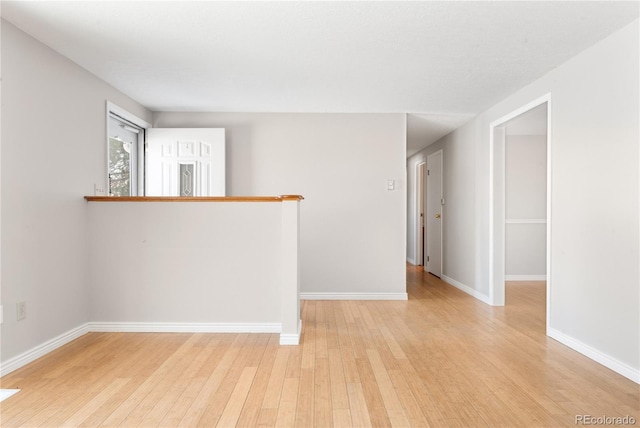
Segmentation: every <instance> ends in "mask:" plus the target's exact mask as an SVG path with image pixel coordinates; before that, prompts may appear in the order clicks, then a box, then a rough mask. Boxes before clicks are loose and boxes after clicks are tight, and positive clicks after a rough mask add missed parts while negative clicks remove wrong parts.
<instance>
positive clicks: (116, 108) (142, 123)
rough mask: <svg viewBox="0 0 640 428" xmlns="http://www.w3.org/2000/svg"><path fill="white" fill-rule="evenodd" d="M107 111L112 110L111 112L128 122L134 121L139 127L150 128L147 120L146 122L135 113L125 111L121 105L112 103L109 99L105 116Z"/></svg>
mask: <svg viewBox="0 0 640 428" xmlns="http://www.w3.org/2000/svg"><path fill="white" fill-rule="evenodd" d="M109 112H113V113H115V114H117V115H118V116H120V117H121V118H123V119H127V120H128V121H129V122H132V123H135V124H136V125H138V126H139V127H141V128H145V129H146V128H151V124H150V123H149V122H147V121H146V120H144V119H141V118H139V117H138V116H136V115H135V114H132V113H129V112H128V111H126V110H125V109H123V108H122V107H119V106H117V105H116V104H114V103H112V102H111V101H107V116H108V115H109Z"/></svg>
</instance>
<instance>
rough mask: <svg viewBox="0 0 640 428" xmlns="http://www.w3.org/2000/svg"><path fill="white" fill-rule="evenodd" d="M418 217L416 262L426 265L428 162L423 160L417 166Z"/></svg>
mask: <svg viewBox="0 0 640 428" xmlns="http://www.w3.org/2000/svg"><path fill="white" fill-rule="evenodd" d="M417 168H418V172H417V176H418V177H417V178H418V179H417V180H416V181H417V205H418V206H417V210H416V214H417V218H418V222H417V224H418V227H417V228H416V237H417V238H416V239H417V242H418V244H417V245H416V264H417V265H419V266H424V261H425V256H424V237H425V224H424V206H425V203H424V201H425V197H424V196H425V191H424V189H425V180H424V179H425V174H426V164H425V162H422V163H421V164H418V166H417Z"/></svg>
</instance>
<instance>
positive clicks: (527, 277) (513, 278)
mask: <svg viewBox="0 0 640 428" xmlns="http://www.w3.org/2000/svg"><path fill="white" fill-rule="evenodd" d="M504 280H505V281H546V280H547V275H505V276H504Z"/></svg>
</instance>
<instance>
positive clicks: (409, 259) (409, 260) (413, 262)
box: [407, 257, 417, 266]
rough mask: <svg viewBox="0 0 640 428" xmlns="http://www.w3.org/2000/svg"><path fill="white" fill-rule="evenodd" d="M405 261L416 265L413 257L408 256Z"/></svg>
mask: <svg viewBox="0 0 640 428" xmlns="http://www.w3.org/2000/svg"><path fill="white" fill-rule="evenodd" d="M407 263H411V264H412V265H414V266H417V265H416V261H415V260H414V259H411V258H409V257H407Z"/></svg>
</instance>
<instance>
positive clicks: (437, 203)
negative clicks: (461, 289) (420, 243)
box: [425, 150, 444, 278]
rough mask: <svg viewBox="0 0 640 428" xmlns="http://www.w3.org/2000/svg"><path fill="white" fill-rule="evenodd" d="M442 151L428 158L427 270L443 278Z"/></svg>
mask: <svg viewBox="0 0 640 428" xmlns="http://www.w3.org/2000/svg"><path fill="white" fill-rule="evenodd" d="M443 204H444V199H443V197H442V150H439V151H437V152H435V153H434V154H432V155H430V156H429V157H427V210H426V228H427V237H426V241H427V242H426V245H425V247H426V252H427V257H426V259H427V261H426V263H425V270H426V271H427V272H429V273H432V274H433V275H435V276H437V277H438V278H440V276H442V205H443Z"/></svg>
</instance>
